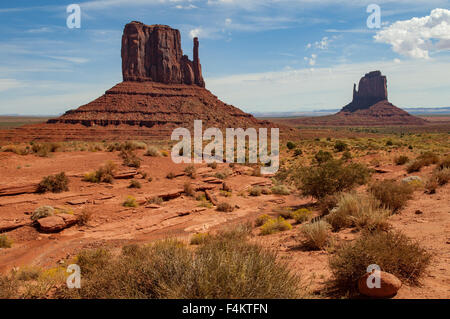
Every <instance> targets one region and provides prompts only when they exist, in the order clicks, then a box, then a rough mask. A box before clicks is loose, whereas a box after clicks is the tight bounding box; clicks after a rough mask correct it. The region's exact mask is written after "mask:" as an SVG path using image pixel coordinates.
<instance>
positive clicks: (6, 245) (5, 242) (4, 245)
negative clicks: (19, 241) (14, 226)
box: [0, 234, 12, 248]
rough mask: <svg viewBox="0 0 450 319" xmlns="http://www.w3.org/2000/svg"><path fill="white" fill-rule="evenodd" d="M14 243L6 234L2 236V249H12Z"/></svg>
mask: <svg viewBox="0 0 450 319" xmlns="http://www.w3.org/2000/svg"><path fill="white" fill-rule="evenodd" d="M11 246H12V242H11V240H9V239H8V236H6V234H0V248H11Z"/></svg>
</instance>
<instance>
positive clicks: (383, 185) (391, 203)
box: [369, 180, 414, 212]
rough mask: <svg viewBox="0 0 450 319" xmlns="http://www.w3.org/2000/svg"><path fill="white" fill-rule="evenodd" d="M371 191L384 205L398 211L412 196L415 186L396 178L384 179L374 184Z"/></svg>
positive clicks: (370, 188)
mask: <svg viewBox="0 0 450 319" xmlns="http://www.w3.org/2000/svg"><path fill="white" fill-rule="evenodd" d="M369 191H370V192H371V193H372V194H373V195H374V196H375V198H376V199H378V200H379V201H380V202H381V204H382V205H384V206H385V207H387V208H389V209H391V210H392V211H394V212H397V211H399V210H400V209H402V208H403V207H405V205H406V203H407V201H408V200H410V199H411V198H412V194H413V192H414V186H412V185H410V184H408V183H403V182H397V181H395V180H383V181H378V182H375V183H374V184H372V185H371V186H370V187H369Z"/></svg>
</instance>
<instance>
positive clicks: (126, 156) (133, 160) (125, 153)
mask: <svg viewBox="0 0 450 319" xmlns="http://www.w3.org/2000/svg"><path fill="white" fill-rule="evenodd" d="M119 156H120V157H121V158H122V160H123V165H125V166H128V167H134V168H139V167H141V162H142V160H141V159H140V158H139V157H138V156H137V155H136V154H135V153H134V152H133V151H132V150H127V149H123V150H122V151H121V152H120V155H119Z"/></svg>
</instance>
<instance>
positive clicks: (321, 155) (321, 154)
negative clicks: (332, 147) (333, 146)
mask: <svg viewBox="0 0 450 319" xmlns="http://www.w3.org/2000/svg"><path fill="white" fill-rule="evenodd" d="M314 159H315V160H316V162H317V163H318V164H323V163H326V162H328V161H331V160H332V159H333V155H332V154H331V153H330V152H327V151H323V150H320V151H318V152H317V153H316V155H314Z"/></svg>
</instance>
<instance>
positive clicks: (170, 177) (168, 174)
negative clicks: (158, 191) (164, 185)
mask: <svg viewBox="0 0 450 319" xmlns="http://www.w3.org/2000/svg"><path fill="white" fill-rule="evenodd" d="M166 178H167V179H174V178H175V174H174V173H173V172H169V173H167V175H166Z"/></svg>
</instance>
